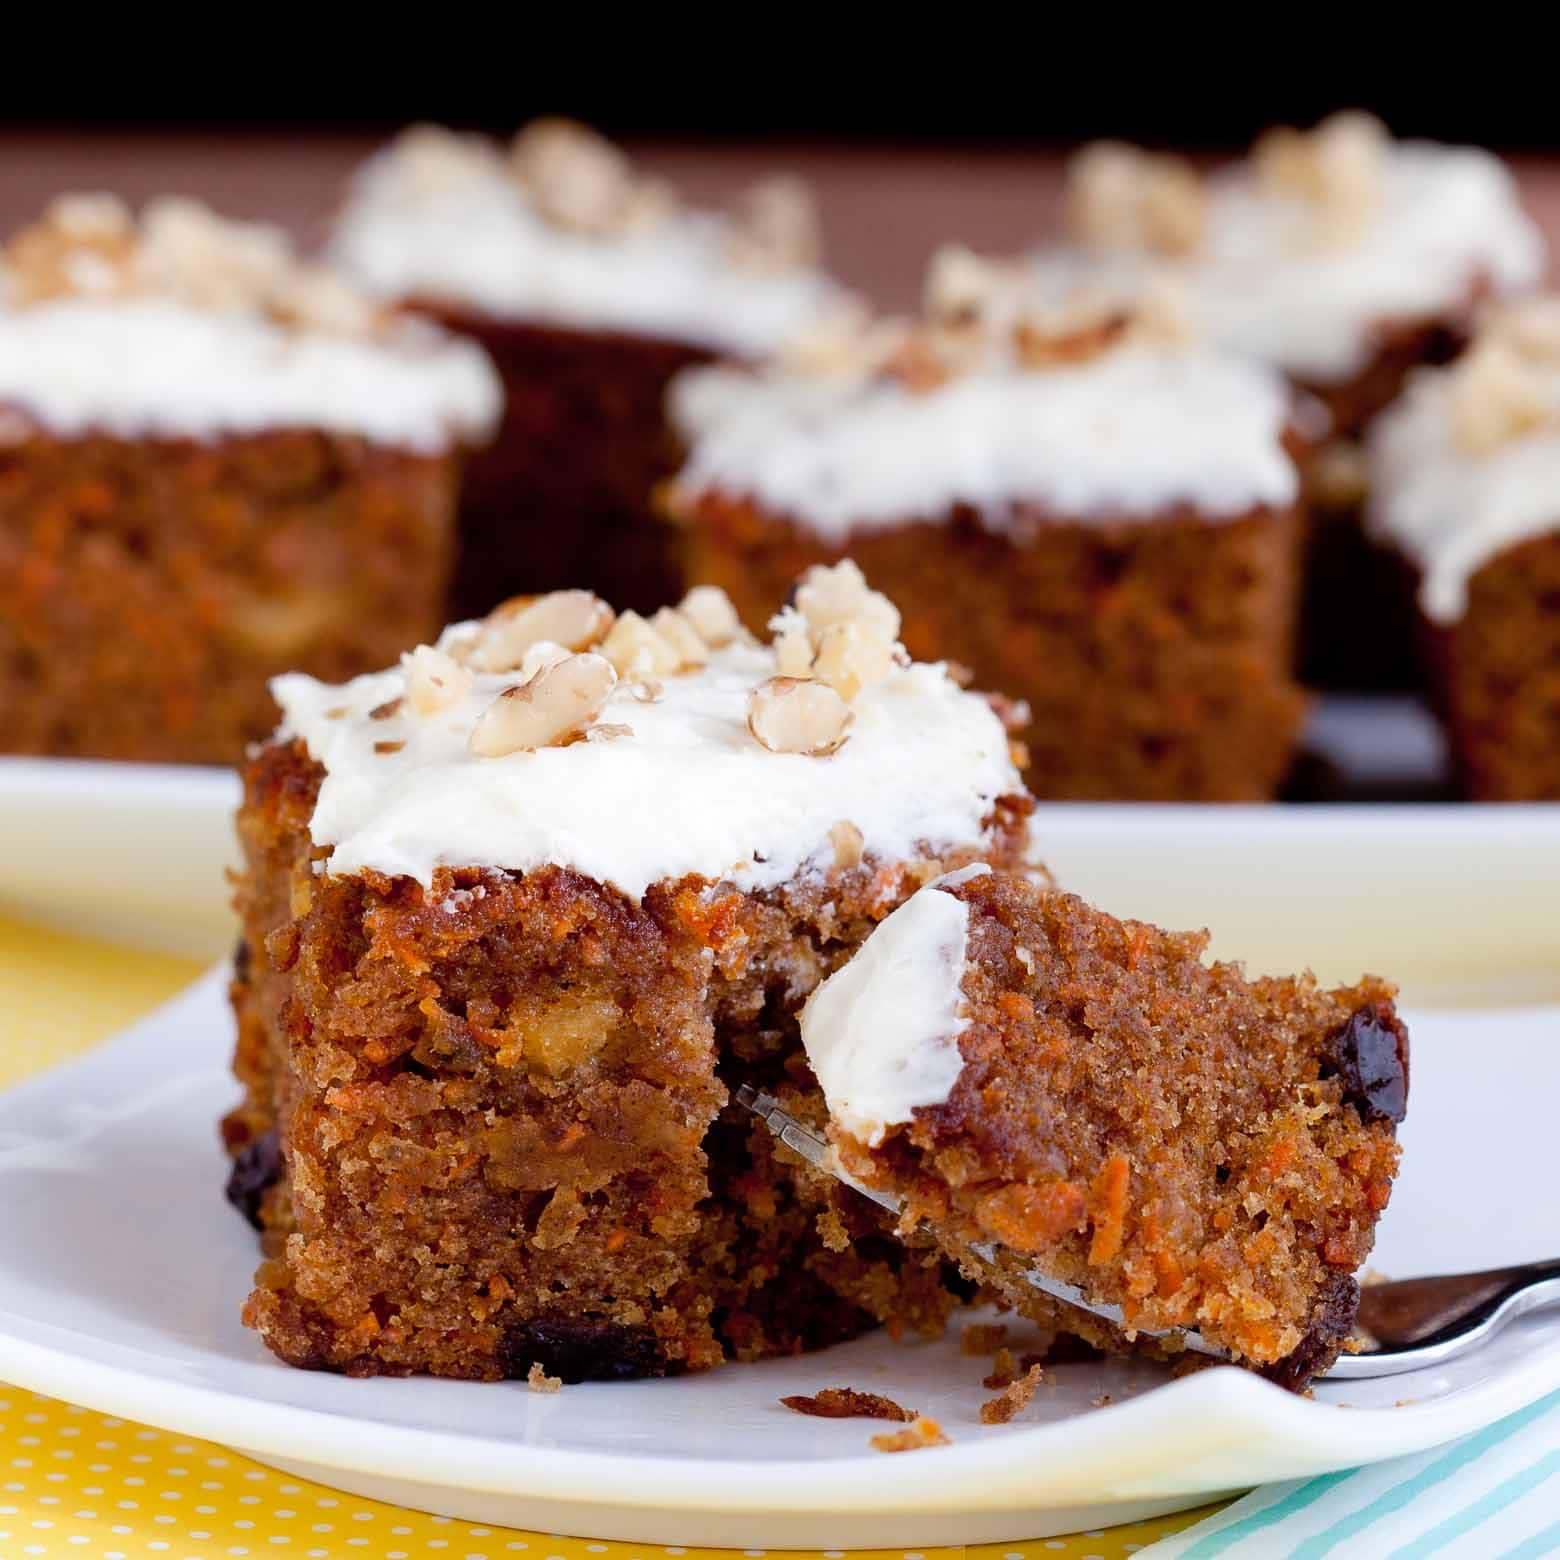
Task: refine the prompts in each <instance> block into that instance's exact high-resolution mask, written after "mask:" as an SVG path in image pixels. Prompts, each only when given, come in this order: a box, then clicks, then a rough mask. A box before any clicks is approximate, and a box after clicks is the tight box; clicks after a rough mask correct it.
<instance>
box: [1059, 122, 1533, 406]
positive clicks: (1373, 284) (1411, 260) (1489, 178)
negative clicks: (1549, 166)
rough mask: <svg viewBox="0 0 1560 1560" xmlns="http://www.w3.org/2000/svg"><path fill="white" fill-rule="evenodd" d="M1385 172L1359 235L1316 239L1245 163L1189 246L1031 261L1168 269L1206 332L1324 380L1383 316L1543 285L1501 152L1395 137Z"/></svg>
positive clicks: (1373, 341)
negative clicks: (1183, 251) (1177, 251)
mask: <svg viewBox="0 0 1560 1560" xmlns="http://www.w3.org/2000/svg"><path fill="white" fill-rule="evenodd" d="M1381 173H1382V178H1381V189H1380V199H1379V203H1378V205H1377V207H1376V209H1375V210H1374V212H1373V214H1372V215H1371V217H1370V219H1369V221H1368V222H1367V223H1366V224H1365V226H1364V227H1363V230H1362V231H1361V232H1360V233H1359V234H1358V235H1357V236H1356V238H1355V241H1353V242H1349V243H1336V244H1322V243H1318V242H1313V241H1312V235H1311V228H1312V224H1313V221H1314V213H1313V212H1312V210H1311V209H1310V208H1309V207H1308V204H1307V203H1306V202H1304V201H1302V200H1299V199H1296V198H1295V197H1294V196H1292V195H1289V194H1285V193H1280V192H1275V191H1274V190H1272V189H1270V188H1267V187H1265V186H1264V185H1263V184H1262V182H1261V181H1260V180H1259V179H1258V177H1257V175H1256V173H1255V171H1254V169H1253V168H1252V166H1251V165H1250V164H1247V163H1243V164H1240V165H1238V166H1236V167H1234V168H1231V169H1228V170H1226V171H1225V172H1223V173H1222V174H1220V175H1218V176H1216V177H1214V178H1213V179H1212V180H1211V181H1210V183H1209V188H1208V200H1207V207H1206V215H1205V219H1204V224H1203V232H1202V237H1201V242H1200V244H1198V245H1197V247H1196V248H1195V249H1194V250H1193V251H1192V252H1191V253H1190V254H1187V255H1185V256H1154V257H1151V258H1150V257H1148V256H1145V255H1139V254H1135V253H1108V254H1103V255H1101V254H1095V253H1092V252H1089V251H1086V250H1082V249H1078V248H1072V247H1070V246H1062V247H1059V248H1054V249H1050V250H1046V251H1043V252H1041V253H1040V254H1039V255H1037V256H1036V262H1035V263H1036V268H1037V274H1038V275H1039V276H1040V278H1041V279H1042V281H1043V282H1044V283H1046V284H1049V285H1053V286H1068V285H1072V283H1073V282H1074V281H1075V280H1076V278H1077V277H1078V275H1079V274H1080V273H1081V272H1087V273H1089V274H1092V275H1096V276H1097V275H1099V274H1101V270H1102V269H1103V274H1104V275H1105V276H1107V277H1113V278H1115V279H1116V280H1117V281H1130V280H1131V279H1132V278H1133V277H1134V276H1136V275H1140V274H1142V273H1143V272H1144V271H1146V270H1148V269H1153V270H1155V271H1161V272H1162V271H1166V270H1168V271H1169V272H1170V273H1171V274H1173V275H1175V276H1176V277H1178V278H1179V280H1180V281H1181V282H1182V283H1183V285H1184V286H1185V288H1186V292H1187V296H1188V303H1189V307H1190V311H1191V315H1192V318H1193V321H1194V323H1195V325H1196V327H1197V328H1198V330H1199V331H1200V332H1201V333H1202V334H1203V335H1204V336H1205V337H1206V339H1207V340H1209V341H1210V342H1212V343H1215V344H1216V345H1218V346H1220V347H1223V348H1225V349H1227V350H1229V351H1231V352H1236V353H1240V354H1242V355H1243V356H1247V357H1251V358H1254V359H1257V360H1259V361H1261V362H1265V363H1269V364H1272V365H1273V366H1274V367H1276V368H1279V369H1281V370H1283V371H1284V372H1285V373H1286V374H1289V375H1291V376H1293V377H1294V378H1296V379H1298V380H1301V381H1304V382H1308V383H1314V384H1318V385H1330V384H1338V383H1342V382H1344V381H1346V380H1349V379H1351V378H1353V377H1354V376H1355V375H1356V374H1358V373H1360V372H1361V371H1362V370H1363V369H1364V368H1365V367H1366V366H1367V365H1368V364H1369V363H1370V361H1371V359H1372V357H1373V356H1374V354H1375V352H1376V350H1377V347H1378V344H1379V332H1380V330H1381V327H1382V326H1383V325H1385V324H1391V323H1393V322H1397V321H1408V322H1412V321H1416V320H1423V319H1432V318H1435V317H1437V316H1441V315H1445V314H1448V313H1456V312H1458V311H1460V310H1461V309H1463V308H1464V307H1466V306H1467V305H1468V304H1469V303H1470V302H1471V301H1472V298H1473V295H1474V293H1475V291H1476V290H1477V289H1479V288H1480V287H1486V288H1488V289H1490V290H1492V291H1494V292H1495V293H1510V292H1516V291H1521V290H1525V289H1528V288H1531V287H1533V286H1536V285H1537V283H1538V282H1539V280H1540V278H1541V277H1542V275H1543V272H1544V269H1545V264H1546V256H1545V249H1544V241H1543V238H1542V235H1541V233H1540V231H1539V229H1538V228H1537V226H1536V225H1535V224H1534V223H1533V221H1532V220H1531V219H1530V218H1529V217H1528V216H1527V215H1526V213H1525V212H1524V211H1523V210H1522V206H1521V203H1520V201H1519V199H1518V195H1517V190H1516V185H1515V182H1514V181H1513V179H1512V177H1511V175H1510V173H1509V171H1508V170H1507V169H1506V167H1505V166H1504V165H1503V164H1502V163H1501V162H1500V160H1499V159H1498V158H1496V157H1494V156H1492V155H1490V154H1489V153H1487V152H1483V151H1480V150H1478V149H1477V148H1473V147H1457V146H1443V145H1439V144H1436V143H1433V142H1426V141H1400V142H1395V143H1389V144H1388V145H1386V146H1385V148H1384V149H1383V154H1382V165H1381Z"/></svg>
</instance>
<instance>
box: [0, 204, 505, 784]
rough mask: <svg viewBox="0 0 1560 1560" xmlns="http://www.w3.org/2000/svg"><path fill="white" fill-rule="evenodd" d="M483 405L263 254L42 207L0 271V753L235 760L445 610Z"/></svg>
mask: <svg viewBox="0 0 1560 1560" xmlns="http://www.w3.org/2000/svg"><path fill="white" fill-rule="evenodd" d="M499 393H500V392H499V387H498V383H497V379H496V376H495V375H494V373H493V371H492V368H491V366H490V365H489V364H488V362H487V360H486V359H485V358H484V357H483V355H482V353H481V351H480V350H479V349H478V348H476V347H475V346H473V345H471V344H470V343H466V342H456V341H453V340H451V339H450V338H449V337H447V336H445V335H444V334H442V333H441V332H440V331H438V330H437V329H436V328H434V327H432V326H430V325H428V324H427V323H425V322H396V321H392V320H390V319H388V318H386V317H385V316H383V315H382V314H381V312H380V311H379V310H378V309H377V307H375V306H374V305H372V304H371V303H369V302H368V301H367V300H366V299H364V298H362V297H360V296H359V295H357V294H356V293H354V292H353V291H351V290H350V289H349V288H347V287H346V286H345V285H343V284H342V283H341V282H339V281H338V280H336V279H335V278H334V277H333V276H331V275H330V274H329V273H326V272H323V271H320V270H317V269H314V268H312V267H308V266H304V265H301V264H299V263H298V262H297V261H296V260H295V259H294V257H293V255H292V253H291V250H290V248H289V246H288V244H287V241H286V239H285V238H284V237H283V236H282V235H281V234H280V233H278V232H276V231H274V230H272V229H269V228H263V227H253V226H242V225H239V224H235V223H230V222H224V221H221V220H219V219H218V218H216V217H214V216H213V215H211V213H209V212H208V211H206V210H205V209H204V208H202V207H199V206H196V205H193V204H191V203H189V202H187V201H182V200H163V201H157V202H154V203H152V204H151V205H149V206H148V207H147V208H146V210H145V211H144V212H143V213H142V215H141V217H140V219H139V221H137V220H136V219H135V218H133V217H132V215H131V213H130V212H129V211H128V210H127V209H126V208H125V207H124V206H123V205H121V204H120V203H119V202H118V201H116V200H113V199H111V198H110V197H107V196H69V197H64V198H62V199H60V200H57V201H56V202H55V203H54V204H53V205H52V206H51V207H50V208H49V210H48V212H47V213H46V214H45V216H44V217H43V218H42V219H41V220H40V221H39V222H38V223H36V224H35V225H34V226H32V227H30V228H27V229H25V230H24V231H23V232H21V233H19V234H17V235H16V237H15V238H14V239H12V241H11V243H10V245H9V247H8V248H7V249H6V250H5V251H4V252H3V255H0V707H3V708H4V710H5V715H6V718H5V722H4V729H3V730H0V750H4V751H8V752H13V753H43V754H54V755H60V756H66V757H76V756H92V757H100V758H123V759H142V760H154V761H157V760H169V761H186V762H197V763H232V762H235V761H236V760H237V759H238V758H239V756H240V755H241V754H242V752H243V750H244V747H245V745H246V744H247V743H249V742H251V741H254V740H257V739H258V738H261V737H263V736H265V735H266V733H267V732H269V731H270V730H271V729H272V727H273V726H274V725H275V722H276V706H275V705H274V704H273V703H272V702H271V697H270V694H269V693H268V692H267V689H266V683H267V680H268V679H269V678H270V677H272V676H274V675H276V674H277V673H279V672H283V671H287V670H291V669H301V670H305V671H310V672H314V673H316V674H318V675H320V676H324V677H331V678H342V677H349V676H352V675H354V674H356V673H358V672H362V671H366V670H369V669H371V668H373V667H376V666H381V665H383V664H384V662H385V661H386V660H387V659H389V658H391V657H393V656H394V655H396V654H397V653H398V652H399V651H400V650H402V649H405V648H406V647H407V646H409V645H412V644H415V643H416V642H417V641H418V640H419V639H421V638H426V637H427V636H428V635H429V634H430V633H432V632H434V631H435V630H436V628H437V626H438V624H439V623H440V622H441V621H442V617H443V603H444V592H445V584H446V580H447V579H448V576H449V573H450V567H451V558H452V552H453V544H454V520H455V501H456V489H457V485H458V480H459V460H460V454H461V450H462V447H463V446H464V445H466V444H469V443H474V442H477V441H479V440H480V439H481V438H483V437H485V436H486V434H487V433H488V432H489V431H490V430H491V428H492V426H493V424H494V422H495V421H496V418H497V414H498V405H499Z"/></svg>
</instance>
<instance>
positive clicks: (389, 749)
mask: <svg viewBox="0 0 1560 1560" xmlns="http://www.w3.org/2000/svg"><path fill="white" fill-rule="evenodd" d="M405 746H406V743H405V742H404V741H403V742H376V743H375V744H374V751H375V752H376V753H399V752H400V751H401V749H402V748H404V747H405Z"/></svg>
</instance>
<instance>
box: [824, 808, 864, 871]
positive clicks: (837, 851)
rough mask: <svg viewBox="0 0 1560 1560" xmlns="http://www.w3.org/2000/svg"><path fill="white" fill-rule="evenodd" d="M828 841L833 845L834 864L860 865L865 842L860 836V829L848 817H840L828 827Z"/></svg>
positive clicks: (846, 866) (844, 865) (847, 866)
mask: <svg viewBox="0 0 1560 1560" xmlns="http://www.w3.org/2000/svg"><path fill="white" fill-rule="evenodd" d="M829 843H830V844H831V845H833V847H834V862H835V865H836V866H840V867H845V868H850V867H859V866H860V865H861V858H862V856H863V854H864V852H865V845H866V842H865V840H864V839H863V838H862V833H861V830H860V829H858V828H857V827H856V825H855V824H853V823H852V822H850V820H849V819H846V818H842V819H841V820H840V821H839V822H838V823H836V824H835V825H834V826H833V827H832V828H830V830H829Z"/></svg>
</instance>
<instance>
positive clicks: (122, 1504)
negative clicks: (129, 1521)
mask: <svg viewBox="0 0 1560 1560" xmlns="http://www.w3.org/2000/svg"><path fill="white" fill-rule="evenodd" d="M114 1504H115V1505H116V1506H117V1507H118V1508H119V1509H120V1510H121V1511H139V1510H140V1509H141V1503H140V1501H138V1500H116V1501H115V1502H114Z"/></svg>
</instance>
